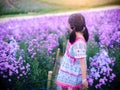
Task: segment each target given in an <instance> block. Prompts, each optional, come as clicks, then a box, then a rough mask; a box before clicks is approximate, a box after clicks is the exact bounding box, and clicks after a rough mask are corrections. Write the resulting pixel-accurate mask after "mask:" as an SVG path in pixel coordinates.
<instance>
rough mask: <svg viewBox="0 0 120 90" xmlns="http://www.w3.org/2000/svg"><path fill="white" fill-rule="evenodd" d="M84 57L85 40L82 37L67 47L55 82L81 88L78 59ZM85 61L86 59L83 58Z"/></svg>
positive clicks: (67, 86)
mask: <svg viewBox="0 0 120 90" xmlns="http://www.w3.org/2000/svg"><path fill="white" fill-rule="evenodd" d="M81 58H86V42H85V40H84V39H83V38H82V37H79V38H77V39H76V41H75V42H74V43H73V44H71V43H70V42H69V41H68V43H67V49H66V52H65V55H64V57H63V59H62V63H61V66H60V69H59V72H58V76H57V79H56V84H57V85H59V86H62V87H66V88H82V87H83V85H82V73H81V65H80V59H81ZM85 61H86V59H85Z"/></svg>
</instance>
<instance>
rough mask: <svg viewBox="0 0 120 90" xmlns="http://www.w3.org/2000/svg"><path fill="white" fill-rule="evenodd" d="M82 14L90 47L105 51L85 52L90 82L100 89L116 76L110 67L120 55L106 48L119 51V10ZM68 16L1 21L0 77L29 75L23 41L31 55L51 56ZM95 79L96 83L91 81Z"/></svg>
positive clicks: (61, 35)
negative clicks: (42, 54) (114, 54)
mask: <svg viewBox="0 0 120 90" xmlns="http://www.w3.org/2000/svg"><path fill="white" fill-rule="evenodd" d="M81 13H82V14H83V15H84V16H85V19H86V25H87V27H88V30H89V33H90V38H89V42H88V43H90V42H92V45H91V47H94V46H96V45H98V46H99V49H101V50H102V49H104V50H105V51H104V52H102V51H100V52H98V53H96V55H95V56H94V57H89V55H88V57H89V58H90V59H89V60H90V64H89V66H88V70H89V71H90V72H89V76H88V77H89V78H88V80H89V83H90V85H91V86H92V85H94V86H95V88H101V86H102V85H106V83H108V82H112V81H113V80H114V78H115V76H116V75H115V72H114V73H113V70H112V68H113V67H114V63H115V62H116V58H118V57H119V56H118V57H116V56H113V55H112V56H109V49H114V48H117V49H118V50H120V9H112V10H103V11H91V12H81ZM68 17H69V15H60V16H57V15H56V16H55V15H54V16H45V17H37V18H32V19H21V20H17V19H16V20H10V21H8V22H5V23H1V24H0V76H1V77H2V78H7V79H8V81H9V82H11V81H12V78H11V77H12V76H14V75H17V78H18V79H19V78H21V77H23V76H27V75H28V73H29V71H30V64H29V60H24V59H23V57H24V54H21V53H22V52H23V53H24V52H25V50H24V49H23V48H21V46H20V45H21V44H22V43H24V45H28V46H27V48H26V50H27V51H28V53H29V56H28V57H30V58H36V57H38V55H37V53H45V54H46V55H48V56H49V55H53V54H54V53H55V52H53V49H55V48H56V47H58V46H59V42H58V40H59V38H62V37H63V36H64V35H65V34H67V31H68V29H67V25H68V23H67V19H68ZM23 47H24V46H23ZM117 49H115V50H113V52H115V51H116V50H117ZM88 52H89V51H88ZM93 52H94V50H93ZM17 53H19V55H18V54H17ZM105 53H107V55H105ZM43 57H45V56H43ZM103 62H104V63H103ZM119 62H120V61H119ZM6 72H7V73H6ZM106 73H107V74H106ZM101 75H102V77H101ZM94 80H96V81H98V82H97V83H95V84H93V82H94Z"/></svg>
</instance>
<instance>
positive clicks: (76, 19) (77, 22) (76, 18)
mask: <svg viewBox="0 0 120 90" xmlns="http://www.w3.org/2000/svg"><path fill="white" fill-rule="evenodd" d="M68 23H69V24H70V27H71V29H72V32H71V34H70V37H69V41H70V43H74V42H75V39H76V34H75V32H81V33H82V34H83V36H84V38H85V40H86V42H87V41H88V38H89V33H88V29H87V27H86V23H85V18H84V17H83V15H82V14H80V13H76V14H72V15H71V16H70V17H69V19H68Z"/></svg>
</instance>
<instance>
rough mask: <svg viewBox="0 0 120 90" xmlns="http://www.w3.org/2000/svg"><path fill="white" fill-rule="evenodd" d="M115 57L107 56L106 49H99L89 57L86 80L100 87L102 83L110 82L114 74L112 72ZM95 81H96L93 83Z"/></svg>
mask: <svg viewBox="0 0 120 90" xmlns="http://www.w3.org/2000/svg"><path fill="white" fill-rule="evenodd" d="M114 62H115V59H113V58H110V57H109V56H108V52H107V50H104V49H101V51H100V52H99V53H96V55H95V56H94V57H92V58H90V66H89V68H88V69H90V70H89V76H88V82H89V84H90V85H91V86H92V85H95V88H101V87H102V86H103V85H106V84H108V83H109V82H112V81H113V80H114V78H115V76H116V75H115V74H114V73H113V72H112V67H113V66H114ZM96 81H97V83H95V82H96Z"/></svg>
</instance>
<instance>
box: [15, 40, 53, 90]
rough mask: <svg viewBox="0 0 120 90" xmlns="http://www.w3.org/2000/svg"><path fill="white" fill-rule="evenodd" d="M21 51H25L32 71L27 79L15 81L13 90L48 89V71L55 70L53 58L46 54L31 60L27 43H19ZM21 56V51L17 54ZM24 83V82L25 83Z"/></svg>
mask: <svg viewBox="0 0 120 90" xmlns="http://www.w3.org/2000/svg"><path fill="white" fill-rule="evenodd" d="M19 46H20V49H22V50H24V53H23V56H24V60H26V61H27V62H28V63H29V64H30V71H29V74H28V75H27V76H26V77H22V78H21V79H19V80H14V81H15V82H14V83H15V87H14V89H13V90H25V89H26V90H29V89H30V88H35V89H37V88H47V79H48V71H52V70H53V62H52V58H53V56H50V55H47V54H46V53H45V52H39V53H37V55H36V57H35V58H31V56H30V54H29V52H28V50H27V48H28V44H27V43H24V42H23V43H19ZM17 55H18V56H19V55H20V51H18V52H17ZM23 81H24V82H23Z"/></svg>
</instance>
